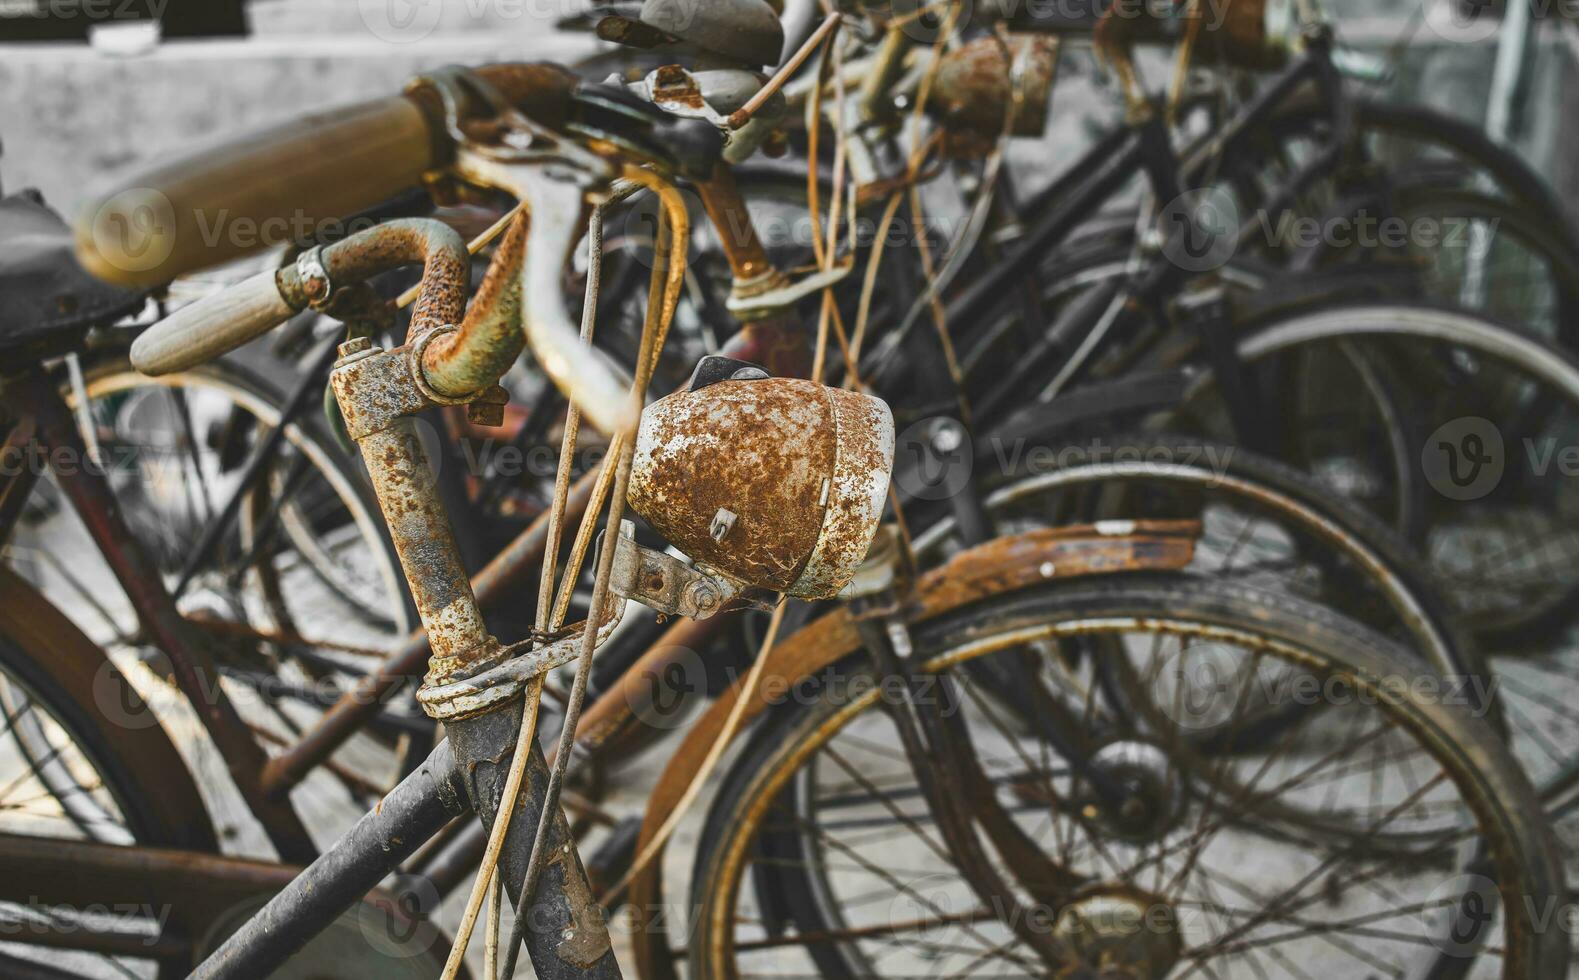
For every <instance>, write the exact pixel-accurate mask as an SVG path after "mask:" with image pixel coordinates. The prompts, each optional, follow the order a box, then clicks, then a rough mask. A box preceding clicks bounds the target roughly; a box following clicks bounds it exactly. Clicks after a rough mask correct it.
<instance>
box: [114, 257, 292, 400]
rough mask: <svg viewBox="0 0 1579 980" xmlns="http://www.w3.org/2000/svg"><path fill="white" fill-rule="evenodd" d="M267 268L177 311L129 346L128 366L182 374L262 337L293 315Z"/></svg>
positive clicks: (152, 371) (142, 370)
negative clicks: (130, 358) (130, 347)
mask: <svg viewBox="0 0 1579 980" xmlns="http://www.w3.org/2000/svg"><path fill="white" fill-rule="evenodd" d="M296 312H297V311H296V310H295V309H294V308H293V307H292V306H291V305H290V304H289V303H287V302H286V301H285V298H284V297H283V296H281V295H280V287H279V284H278V283H277V282H276V281H275V272H274V270H272V269H270V270H267V271H264V272H260V273H258V274H257V275H255V276H250V277H248V278H246V279H244V280H242V281H241V282H238V283H236V284H235V285H233V286H229V287H227V288H225V289H222V290H220V291H219V292H217V293H212V294H210V295H208V296H205V297H203V298H202V299H200V300H198V301H197V302H195V303H190V304H188V305H186V306H183V307H181V308H180V309H179V310H176V311H175V312H174V313H172V314H170V315H169V316H167V317H165V318H164V319H163V320H160V321H159V322H158V323H156V324H154V325H153V326H152V327H150V328H148V330H146V331H144V332H143V333H142V334H140V335H139V336H138V337H137V339H136V340H134V341H132V366H133V367H135V368H136V369H137V370H139V371H141V372H142V373H144V374H148V375H154V376H158V375H161V374H172V373H174V372H176V371H185V370H186V369H187V368H190V367H195V366H197V365H199V364H202V363H203V362H205V361H211V360H213V359H214V358H216V357H219V356H220V355H222V354H227V353H229V352H230V351H233V350H235V349H236V348H238V347H240V346H242V345H243V344H246V343H247V342H249V341H251V340H253V339H255V338H257V337H261V336H262V335H264V334H266V333H268V332H269V331H270V330H273V329H274V328H275V327H277V326H279V325H280V324H282V323H284V322H285V321H286V320H289V319H290V318H291V317H293V316H295V315H296Z"/></svg>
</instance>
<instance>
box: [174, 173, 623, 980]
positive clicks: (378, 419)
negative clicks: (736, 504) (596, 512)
mask: <svg viewBox="0 0 1579 980" xmlns="http://www.w3.org/2000/svg"><path fill="white" fill-rule="evenodd" d="M531 183H532V182H531V181H528V182H527V185H528V186H531ZM548 197H549V198H550V200H551V201H552V204H551V205H549V206H545V207H539V208H538V209H537V210H536V211H535V219H536V220H534V222H533V223H532V225H531V227H532V228H533V229H534V230H538V229H544V228H549V229H550V232H551V235H558V234H563V233H564V229H563V228H562V227H561V226H560V222H559V221H558V220H555V219H557V218H563V217H564V216H565V215H566V214H567V213H568V210H569V207H570V205H572V204H574V206H575V207H576V208H577V209H579V207H580V204H581V195H580V191H579V190H574V196H573V197H572V196H571V194H570V193H569V192H567V191H565V190H563V189H558V190H556V192H555V193H552V194H550V195H548ZM533 200H534V201H535V202H537V203H541V199H540V198H534V199H533ZM545 211H546V212H547V214H546V215H545V213H544V212H545ZM536 237H537V236H536V235H534V236H533V239H534V242H533V244H539V243H538V242H536V241H535V239H536ZM554 251H557V250H550V254H551V255H552V254H553V252H554ZM540 265H541V264H540V263H527V267H528V269H534V268H535V269H537V272H536V273H535V275H536V276H538V277H541V276H542V275H543V273H542V272H541V268H540ZM555 268H556V269H557V268H558V266H557V265H556V266H555ZM430 271H431V270H430ZM465 271H466V269H465V267H462V268H461V269H460V270H459V273H456V272H452V273H450V275H451V276H452V277H453V276H454V275H457V274H463V273H465ZM440 274H441V275H443V270H440ZM526 276H527V273H526V272H523V273H521V277H522V279H523V280H524V279H525V278H526ZM451 287H454V288H463V286H462V285H460V284H456V283H453V282H441V283H440V284H439V286H438V288H439V289H440V290H441V292H442V291H444V290H448V289H449V288H451ZM556 299H557V298H556ZM540 302H546V301H540ZM549 305H552V304H549ZM529 319H530V318H529ZM458 336H459V340H458V341H457V348H456V349H457V350H458V351H467V350H473V351H474V350H478V349H480V348H481V347H482V346H486V345H487V344H488V343H489V342H490V341H489V338H488V337H486V336H483V335H481V334H470V335H458ZM418 343H419V344H420V343H421V341H420V340H419V341H418ZM415 352H416V348H400V349H397V350H395V351H388V352H386V351H383V350H380V349H378V348H375V347H372V346H371V345H369V344H368V343H366V342H365V341H364V342H360V343H358V342H347V343H345V344H343V345H341V348H340V353H341V358H340V360H339V361H338V362H337V363H336V364H335V367H334V370H333V371H331V372H330V375H329V384H330V387H331V389H332V390H333V392H334V395H335V398H336V400H337V401H338V402H339V405H340V411H341V415H342V416H343V417H344V418H345V420H346V428H347V431H348V432H349V433H350V435H351V436H352V438H354V439H355V440H356V442H357V444H358V446H359V448H360V450H361V454H362V460H363V462H364V463H365V464H366V466H367V470H368V474H369V476H370V477H371V480H372V484H373V490H374V495H375V496H376V497H377V499H378V504H379V509H380V510H381V511H382V512H383V515H384V521H385V523H386V525H387V526H388V529H389V533H390V538H391V539H392V541H393V544H394V546H395V552H396V554H397V555H398V557H399V559H400V565H401V569H402V571H403V572H404V573H405V578H406V582H407V585H408V586H409V588H410V591H411V595H412V598H413V599H414V600H415V603H416V606H417V612H418V614H419V616H420V617H421V619H422V625H423V629H424V631H425V632H426V634H427V638H428V642H429V645H430V647H431V654H430V656H429V658H428V671H427V673H426V675H425V676H424V678H423V692H424V694H423V695H422V696H421V697H420V699H421V703H422V707H423V710H424V711H425V712H426V713H427V714H428V715H429V716H430V717H432V718H434V719H435V720H438V721H442V722H443V723H444V725H445V729H446V731H447V733H448V735H449V737H448V739H446V740H445V741H444V742H443V743H441V745H440V746H439V748H438V749H437V750H435V752H434V754H433V755H432V756H430V757H429V760H428V763H427V764H425V766H424V768H423V769H422V770H419V771H418V773H417V774H414V776H413V777H408V779H407V780H406V781H403V782H402V783H401V786H400V787H398V788H397V790H396V793H395V794H391V796H390V797H386V798H385V800H384V802H383V804H382V805H381V807H380V809H379V810H377V811H375V812H374V813H373V814H370V815H369V816H368V817H367V818H364V820H363V822H362V823H359V824H358V830H360V829H362V828H364V827H367V826H372V825H376V822H377V818H378V815H379V813H381V812H385V811H387V810H388V809H389V808H390V807H391V803H392V800H393V799H394V797H395V795H396V794H399V793H402V792H403V791H404V792H405V793H406V795H408V796H413V798H412V799H411V800H410V801H408V805H409V806H410V807H411V808H412V809H413V812H414V813H415V812H416V810H417V809H418V808H422V807H426V808H427V810H431V809H432V807H431V805H430V804H431V800H426V799H424V796H436V795H446V796H453V795H454V794H453V791H452V792H450V793H448V794H444V793H443V792H442V791H443V790H444V789H445V786H443V785H432V786H425V785H422V782H421V780H418V779H416V778H415V776H417V775H421V774H424V773H428V774H430V775H429V778H428V782H429V783H432V782H433V777H432V776H431V772H432V771H433V770H434V769H437V770H438V771H439V772H442V773H444V774H445V775H446V776H448V777H453V778H455V779H456V780H458V781H459V782H460V784H461V786H462V787H463V788H464V791H465V793H466V795H467V796H468V797H469V799H470V803H471V807H472V809H473V810H474V811H475V812H476V813H477V815H478V817H479V818H480V819H481V821H482V823H483V824H484V825H486V826H488V827H490V828H493V827H495V825H496V821H497V819H498V818H499V816H500V806H501V803H502V801H503V796H504V793H505V786H506V783H507V781H508V778H507V773H509V772H510V771H511V769H512V766H513V764H514V763H515V762H516V761H520V762H522V763H524V765H525V767H526V779H525V782H524V784H523V785H522V786H521V788H520V792H521V797H520V800H521V801H522V803H521V805H523V806H524V808H525V809H526V811H527V814H528V818H527V819H523V820H520V821H514V820H512V821H511V823H510V826H509V833H508V834H507V835H506V836H505V837H504V840H503V848H504V849H503V852H502V853H501V854H500V865H499V876H500V879H501V880H502V881H503V883H504V885H505V888H506V889H507V890H508V891H509V893H510V895H511V898H512V899H514V900H515V901H517V902H519V901H520V900H521V898H522V897H523V896H524V895H525V894H526V893H527V892H528V891H530V888H529V886H528V885H527V884H526V882H527V881H528V880H529V879H530V878H531V873H530V872H529V870H528V869H529V867H530V866H532V865H533V864H534V861H533V854H534V843H535V841H536V839H537V838H539V837H542V836H545V834H544V831H546V838H547V839H546V841H544V842H543V843H544V846H545V848H546V849H547V850H546V851H545V853H551V854H553V855H554V861H553V864H552V870H549V871H548V872H547V877H546V879H545V880H544V881H543V887H542V888H541V889H540V890H538V891H537V892H535V894H534V895H533V898H532V902H531V904H530V907H529V908H528V909H527V910H526V911H524V912H523V913H522V918H521V919H520V920H519V921H518V922H517V927H518V928H517V933H518V934H520V935H521V938H520V940H519V941H520V942H522V943H523V944H524V945H525V946H526V949H527V952H528V955H529V956H530V957H531V960H532V965H533V968H534V970H535V971H536V973H537V975H538V976H541V977H545V978H550V980H555V978H560V977H564V978H566V980H569V978H573V977H574V978H601V980H616V978H618V977H619V975H620V972H619V964H618V962H617V961H616V960H615V958H614V954H613V948H612V944H611V943H610V940H609V936H608V927H607V924H606V923H605V922H604V920H603V916H602V913H601V911H600V910H599V909H598V908H597V905H596V902H595V901H594V900H593V898H592V892H591V887H590V885H589V884H588V883H587V879H586V872H585V870H584V869H583V868H582V867H581V863H580V859H579V857H578V856H577V855H576V853H575V846H574V842H573V839H572V837H571V835H570V832H569V826H568V822H567V821H566V819H565V816H564V813H563V811H562V810H560V808H559V807H558V806H557V804H556V803H555V802H554V798H553V792H552V783H551V781H550V780H549V778H548V769H547V764H546V762H545V760H544V758H543V752H542V749H541V748H540V747H539V746H538V745H537V743H536V742H535V741H532V742H530V744H529V747H528V748H527V749H526V751H527V757H526V758H525V759H524V760H522V759H519V757H518V756H517V755H516V752H517V743H518V742H519V740H520V733H521V726H522V724H523V722H524V721H525V719H524V717H523V715H522V714H521V712H520V703H521V700H520V699H521V693H522V690H523V687H524V684H523V682H521V681H515V682H512V683H500V684H497V685H494V686H489V687H484V688H482V689H479V690H477V691H463V692H462V691H455V690H454V682H456V681H462V680H465V679H466V678H468V677H472V676H475V675H477V674H478V673H480V672H482V671H485V670H487V669H489V668H491V667H493V666H495V665H497V664H499V663H501V662H503V661H505V660H506V659H507V658H508V657H509V651H507V650H506V649H505V648H503V647H501V646H500V644H499V642H498V641H497V640H496V639H495V638H494V637H493V636H492V635H491V634H490V633H489V632H488V630H487V625H486V623H485V622H484V620H483V617H482V612H481V608H480V606H479V604H478V602H477V596H476V593H475V592H474V591H473V589H472V586H471V581H470V579H469V578H468V577H467V575H466V569H465V565H464V563H463V562H462V560H461V557H460V549H459V548H458V547H457V545H456V543H455V537H454V532H453V530H452V528H451V525H450V521H449V515H448V513H447V512H446V511H445V507H444V504H443V501H442V500H441V499H440V496H439V493H438V486H437V482H436V480H435V477H434V473H433V469H432V467H431V465H430V461H429V458H428V455H427V451H426V450H425V449H424V447H423V445H422V442H421V439H420V437H419V435H418V433H417V428H416V422H415V419H414V418H413V416H414V415H415V414H416V413H417V412H419V411H421V410H423V409H424V408H427V407H429V406H431V405H432V404H433V401H432V399H431V398H430V397H428V394H427V392H426V391H425V390H424V388H425V381H424V380H423V378H422V377H421V375H422V371H423V369H422V365H421V362H420V361H419V360H418V359H417V358H416V356H415ZM547 353H550V354H551V353H554V351H553V350H550V351H548V352H547ZM561 353H563V352H561ZM578 356H579V355H578ZM495 380H496V379H495ZM631 410H632V411H634V406H633V407H632V409H631ZM628 467H629V463H628V458H627V461H626V462H624V463H623V464H622V469H621V472H622V473H623V472H625V470H626V469H628ZM621 492H623V487H622V488H621ZM613 513H614V514H615V515H616V516H617V514H618V511H617V509H616V510H615V511H614V512H613ZM609 554H612V551H610V552H609ZM605 561H607V558H605ZM604 574H605V576H606V574H607V572H606V570H605V573H604ZM594 635H595V631H590V630H589V633H588V636H589V637H591V636H594ZM589 642H590V640H589ZM427 695H432V696H427ZM408 787H410V788H408ZM451 790H453V788H452V787H451ZM454 809H455V807H454V806H453V805H452V806H448V807H447V810H448V812H445V813H441V814H433V813H429V814H428V816H429V818H430V822H431V826H426V827H425V830H424V832H423V833H421V835H420V836H413V837H412V838H410V839H406V838H404V837H403V838H402V844H401V846H400V847H399V848H398V850H399V853H398V854H395V855H393V858H392V859H393V861H394V862H396V863H398V862H399V861H400V860H402V859H404V857H405V856H406V855H407V854H409V853H410V852H411V851H414V850H415V849H416V847H417V846H418V845H419V844H420V843H421V842H422V841H423V840H425V839H426V838H427V837H428V836H431V835H432V834H435V833H438V832H439V831H441V830H442V829H443V827H444V826H445V825H446V824H447V823H448V822H449V817H450V816H453V813H454ZM534 811H535V812H534ZM424 812H426V811H424ZM533 817H541V818H543V827H541V828H540V827H539V826H538V823H539V821H538V820H537V819H532V818H533ZM434 821H436V822H434ZM358 830H353V832H352V834H351V835H350V836H348V837H347V838H346V839H345V840H343V841H342V842H341V844H339V845H337V846H336V847H335V848H334V849H333V850H331V851H330V852H329V853H328V854H326V855H325V856H324V858H323V859H321V860H320V861H318V862H316V863H315V864H314V865H313V867H311V868H309V869H307V871H305V872H303V873H302V874H301V875H300V876H299V877H298V879H297V881H296V882H295V883H293V884H292V886H291V887H290V888H288V889H287V890H286V891H285V892H282V893H281V894H280V895H279V896H277V897H276V898H275V900H273V901H271V902H270V903H269V905H268V906H267V907H266V908H265V909H264V910H263V911H262V912H261V913H259V914H258V915H257V916H256V917H254V918H253V919H252V920H250V921H249V922H248V924H247V925H246V926H245V927H244V928H243V929H242V930H241V931H240V932H238V933H236V934H235V935H234V936H232V937H231V938H230V940H228V941H227V942H226V943H225V945H224V946H223V947H221V949H220V950H218V951H217V952H216V953H215V954H214V955H213V956H211V957H210V958H209V961H208V962H206V963H205V964H204V965H203V966H202V967H200V968H199V970H198V971H197V973H195V974H194V976H199V977H216V978H218V977H230V976H238V977H239V976H248V977H250V976H258V975H264V974H267V973H268V972H269V971H270V970H272V969H273V968H274V967H275V966H277V965H278V964H279V963H281V962H283V959H284V957H286V956H289V955H290V953H291V952H292V951H293V950H294V949H295V948H297V947H299V946H300V945H301V944H302V943H303V942H305V941H306V940H307V939H310V938H311V937H312V936H313V935H314V934H315V933H316V932H317V931H318V929H320V928H321V924H322V919H323V914H324V912H325V911H326V909H327V910H332V909H333V908H334V905H333V904H330V905H328V906H326V905H325V902H326V901H329V902H331V903H333V902H336V901H338V902H340V903H341V904H343V901H344V897H345V895H346V894H347V892H348V890H350V893H351V894H355V889H357V888H359V887H360V888H361V889H364V890H365V888H366V887H368V884H369V882H368V881H367V880H366V879H367V877H368V876H369V875H376V874H378V871H379V867H380V866H378V865H372V866H370V863H371V862H377V861H378V860H379V858H380V855H379V854H378V853H377V852H376V850H374V851H370V850H369V848H370V847H373V848H378V847H382V849H383V854H382V859H383V861H384V864H383V865H382V868H383V870H384V871H385V872H387V871H388V870H391V869H392V867H393V865H390V864H388V861H389V860H390V859H391V852H392V850H394V849H393V848H391V845H390V843H389V841H388V840H387V839H386V840H383V841H380V840H378V839H376V838H378V837H387V835H382V834H379V835H374V839H367V837H366V835H364V836H363V837H362V838H359V837H358V836H357V835H358ZM369 855H371V856H369ZM375 880H376V879H375ZM326 896H327V898H326ZM517 907H518V908H519V907H520V906H517ZM523 925H524V926H525V927H526V928H525V929H524V930H523V929H521V928H519V927H521V926H523ZM516 942H517V940H515V939H512V944H511V949H512V957H511V958H512V960H513V958H514V957H513V951H514V950H515V949H516V948H517V947H516V945H515V943H516ZM281 947H286V948H283V949H282V948H281Z"/></svg>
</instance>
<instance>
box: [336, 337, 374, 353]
mask: <svg viewBox="0 0 1579 980" xmlns="http://www.w3.org/2000/svg"><path fill="white" fill-rule="evenodd" d="M372 349H373V338H372V337H352V338H351V339H350V340H348V341H346V342H345V343H343V344H341V345H340V346H339V348H338V351H339V354H340V356H341V357H342V358H346V357H350V356H351V355H352V354H360V353H362V352H363V351H365V350H372Z"/></svg>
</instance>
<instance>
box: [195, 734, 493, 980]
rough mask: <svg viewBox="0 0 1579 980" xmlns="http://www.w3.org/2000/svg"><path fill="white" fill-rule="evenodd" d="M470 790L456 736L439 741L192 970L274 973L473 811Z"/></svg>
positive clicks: (214, 978)
mask: <svg viewBox="0 0 1579 980" xmlns="http://www.w3.org/2000/svg"><path fill="white" fill-rule="evenodd" d="M465 791H466V786H465V780H464V779H463V778H462V776H461V773H460V771H459V770H458V769H457V767H456V764H455V755H454V749H453V747H452V746H451V744H450V743H449V742H448V741H445V742H441V743H439V746H438V748H436V749H434V750H433V753H432V754H431V755H429V756H428V759H427V761H426V762H425V763H424V764H423V765H421V766H419V767H418V768H417V769H416V770H415V771H414V772H413V773H412V774H411V775H410V776H407V777H406V778H405V779H404V780H402V781H401V783H400V785H399V786H397V787H395V789H394V790H392V791H391V792H390V793H389V795H388V796H386V797H384V799H383V801H382V802H381V803H380V804H379V805H378V806H377V807H376V808H374V809H373V810H371V811H370V812H369V813H367V815H365V816H364V817H362V819H361V820H359V821H357V824H356V826H354V827H352V828H351V830H350V831H349V832H348V833H346V835H345V836H344V837H342V838H341V839H340V840H339V841H338V842H337V843H336V844H335V845H334V846H333V847H331V848H330V849H329V850H328V851H326V852H324V854H323V856H322V857H320V858H319V859H318V860H316V861H314V862H313V863H312V864H311V865H310V866H309V867H307V868H306V869H305V870H304V871H302V872H301V874H299V875H297V876H295V877H294V878H292V879H291V881H290V884H288V885H286V886H285V888H284V889H283V890H282V891H280V893H279V894H278V895H276V896H274V898H273V899H271V900H270V901H269V903H268V904H267V905H265V906H264V907H263V908H262V909H261V910H260V911H259V912H258V914H257V915H255V916H253V917H252V918H251V919H250V920H248V921H247V923H246V924H245V925H244V926H242V927H241V928H240V929H239V930H237V931H236V932H235V934H233V935H232V936H230V938H228V939H226V940H225V942H224V943H223V944H222V945H221V946H220V947H219V948H218V949H216V950H215V951H214V952H213V953H212V954H210V955H209V957H208V959H206V960H204V961H203V962H202V963H201V964H200V965H199V966H198V968H197V969H196V970H194V971H193V972H192V977H193V978H202V980H243V978H254V977H263V976H268V975H269V974H270V973H272V972H273V971H274V970H275V969H276V968H277V967H279V966H280V964H282V963H284V962H285V961H286V960H287V959H289V958H290V957H291V955H292V954H293V953H295V952H296V950H298V949H300V948H301V947H302V945H303V944H305V943H306V942H307V941H308V940H309V939H311V938H312V937H313V936H315V935H316V934H317V933H318V932H319V931H320V930H322V929H323V928H324V927H325V926H327V925H328V924H329V923H330V922H332V921H333V920H334V919H335V917H336V916H338V915H340V913H341V912H343V911H345V909H346V908H348V907H350V906H351V905H353V904H354V903H355V902H357V901H358V900H360V899H361V897H362V896H363V895H364V894H366V893H367V892H368V891H369V890H371V889H372V888H373V887H374V886H376V885H377V884H378V883H379V882H380V881H382V880H383V879H384V878H385V877H386V876H387V875H389V874H390V873H391V872H393V871H394V870H395V869H396V868H397V867H399V865H400V862H401V861H403V860H405V859H406V858H407V857H408V856H409V855H410V854H411V853H412V852H414V851H415V850H416V849H417V848H418V847H419V846H421V844H422V843H423V842H425V841H426V840H427V839H428V838H430V837H432V836H433V835H435V834H437V833H438V832H439V831H440V830H442V829H444V826H445V825H446V824H447V823H449V821H450V820H451V819H452V818H454V817H455V816H457V815H459V814H461V813H463V812H465V809H466V804H465V801H464V796H463V794H464V793H465Z"/></svg>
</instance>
